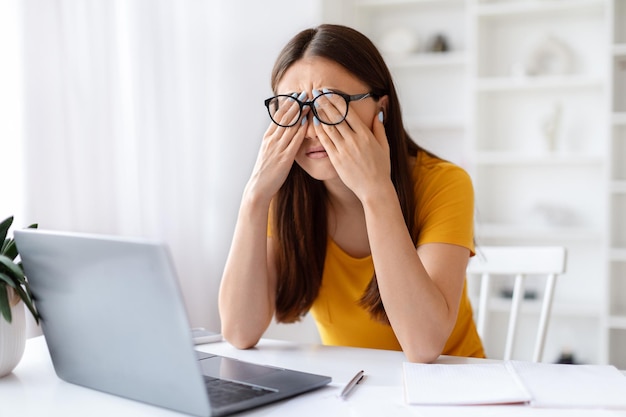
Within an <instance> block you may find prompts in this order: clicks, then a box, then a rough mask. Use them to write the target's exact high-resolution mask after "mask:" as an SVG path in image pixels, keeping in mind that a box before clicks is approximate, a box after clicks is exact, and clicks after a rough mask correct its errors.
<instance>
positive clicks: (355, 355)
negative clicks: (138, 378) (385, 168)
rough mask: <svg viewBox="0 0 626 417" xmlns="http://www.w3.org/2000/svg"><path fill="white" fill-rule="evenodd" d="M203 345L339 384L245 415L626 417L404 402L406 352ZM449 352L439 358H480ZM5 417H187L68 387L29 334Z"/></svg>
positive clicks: (8, 390) (6, 382) (6, 394)
mask: <svg viewBox="0 0 626 417" xmlns="http://www.w3.org/2000/svg"><path fill="white" fill-rule="evenodd" d="M197 348H198V350H202V351H205V352H210V353H216V354H220V355H224V356H230V357H234V358H238V359H242V360H247V361H249V362H255V363H261V364H268V365H274V366H280V367H285V368H292V369H297V370H301V371H305V372H313V373H319V374H325V375H329V376H331V377H332V378H333V382H332V383H331V384H330V385H329V386H327V387H325V388H322V389H319V390H317V391H314V392H310V393H307V394H303V395H300V396H298V397H296V398H292V399H289V400H286V401H282V402H279V403H275V404H272V405H268V406H265V407H261V408H258V409H255V410H251V411H249V412H244V413H240V414H238V415H239V416H288V415H297V416H325V417H326V416H377V417H378V416H427V417H428V416H433V417H440V416H481V417H482V416H485V415H494V416H503V415H506V416H507V417H509V416H512V417H515V416H546V417H547V416H550V417H552V416H561V415H563V416H565V415H567V416H568V417H572V416H574V417H577V416H594V417H595V416H599V417H603V416H622V417H626V411H611V410H554V409H537V408H531V407H527V406H519V405H511V406H485V407H479V406H472V407H416V406H408V405H406V404H405V403H404V398H403V390H402V362H403V361H405V360H406V359H405V357H404V354H402V353H401V352H393V351H383V350H373V349H357V348H346V347H332V346H319V345H301V344H296V343H290V342H284V341H272V340H263V341H261V343H259V345H258V346H257V347H256V348H254V349H250V350H245V351H242V350H237V349H235V348H233V347H232V346H230V345H229V344H228V343H224V342H220V343H211V344H206V345H201V346H198V347H197ZM480 361H484V360H481V359H466V358H455V357H445V356H442V357H441V358H440V359H439V360H438V362H440V363H468V362H480ZM361 369H363V370H364V371H365V374H366V379H365V381H364V382H363V383H362V384H360V385H359V387H358V389H356V390H355V391H354V392H353V394H352V395H351V396H350V397H349V399H348V400H345V401H344V400H341V399H339V398H337V394H338V393H339V391H340V390H341V388H342V386H343V384H345V383H346V382H347V381H348V380H349V379H350V378H351V377H352V376H353V375H354V374H355V373H356V372H357V371H359V370H361ZM0 415H2V416H12V417H26V416H44V415H45V416H51V417H55V416H59V417H60V416H63V417H65V416H68V417H71V416H81V417H82V416H86V415H88V416H107V417H109V416H133V417H135V416H137V417H142V416H151V417H152V416H156V417H174V416H183V414H179V413H175V412H172V411H168V410H165V409H160V408H156V407H153V406H149V405H145V404H141V403H138V402H135V401H131V400H126V399H123V398H119V397H115V396H112V395H109V394H104V393H100V392H97V391H94V390H90V389H87V388H83V387H79V386H75V385H72V384H68V383H66V382H64V381H62V380H60V379H59V378H57V376H56V374H55V373H54V369H53V367H52V362H51V361H50V356H49V354H48V350H47V347H46V344H45V339H44V338H43V337H37V338H34V339H30V340H28V341H27V343H26V351H25V353H24V357H23V359H22V361H21V362H20V364H19V365H18V366H17V367H16V368H15V370H14V371H13V373H12V374H10V375H8V376H7V377H4V378H0Z"/></svg>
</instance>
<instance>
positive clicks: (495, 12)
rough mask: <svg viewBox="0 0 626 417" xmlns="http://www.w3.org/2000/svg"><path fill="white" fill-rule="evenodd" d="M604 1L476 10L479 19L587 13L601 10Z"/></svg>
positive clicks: (570, 0)
mask: <svg viewBox="0 0 626 417" xmlns="http://www.w3.org/2000/svg"><path fill="white" fill-rule="evenodd" d="M604 4H605V2H604V0H561V1H555V0H551V1H549V0H541V1H539V0H534V1H530V0H529V1H513V2H508V3H490V4H489V3H483V4H479V5H478V6H477V8H476V15H477V16H478V17H515V16H519V15H532V14H543V13H554V12H558V13H559V14H561V13H565V12H587V11H589V10H590V9H592V10H593V9H597V10H601V8H602V7H603V6H604Z"/></svg>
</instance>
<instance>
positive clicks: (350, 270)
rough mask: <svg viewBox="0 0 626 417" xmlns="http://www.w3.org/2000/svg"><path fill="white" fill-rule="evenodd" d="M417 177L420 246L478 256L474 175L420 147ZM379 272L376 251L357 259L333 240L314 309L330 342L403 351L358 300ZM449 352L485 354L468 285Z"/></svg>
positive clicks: (446, 352) (386, 327) (325, 339)
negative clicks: (444, 246)
mask: <svg viewBox="0 0 626 417" xmlns="http://www.w3.org/2000/svg"><path fill="white" fill-rule="evenodd" d="M413 180H414V183H415V198H416V200H417V211H416V213H415V216H416V221H417V227H418V229H419V237H418V245H422V244H424V243H435V242H437V243H451V244H455V245H460V246H463V247H465V248H468V249H469V250H470V251H471V253H472V255H473V254H474V242H473V223H474V193H473V187H472V183H471V180H470V177H469V175H468V174H467V173H466V172H465V171H464V170H463V169H462V168H460V167H458V166H456V165H454V164H451V163H449V162H446V161H442V160H440V159H438V158H435V157H433V156H430V155H428V154H426V153H425V152H420V153H419V154H418V157H417V160H416V164H415V169H414V171H413ZM373 274H374V264H373V261H372V257H371V256H367V257H365V258H353V257H351V256H350V255H348V254H347V253H345V252H344V251H343V250H342V249H341V248H340V247H339V246H338V245H336V244H335V243H334V242H333V241H332V239H329V242H328V246H327V249H326V261H325V264H324V274H323V277H322V285H321V288H320V292H319V295H318V297H317V299H316V300H315V302H314V303H313V306H312V308H311V314H312V315H313V318H314V319H315V322H316V324H317V328H318V330H319V332H320V335H321V338H322V342H323V343H324V344H327V345H340V346H357V347H367V348H375V349H390V350H401V347H400V344H399V342H398V339H397V338H396V336H395V334H394V332H393V329H392V328H391V326H389V325H386V324H382V323H380V322H377V321H375V320H373V319H371V317H370V315H369V313H368V312H367V311H366V310H364V309H363V308H362V307H360V306H359V305H358V300H359V299H360V298H361V296H362V295H363V292H364V290H365V288H366V287H367V284H368V283H369V282H370V280H371V279H372V276H373ZM443 354H444V355H454V356H467V357H484V356H485V354H484V350H483V346H482V342H481V340H480V337H479V336H478V333H477V331H476V326H475V324H474V320H473V313H472V306H471V304H470V301H469V298H468V296H467V288H466V285H465V286H464V287H463V295H462V297H461V303H460V307H459V313H458V317H457V321H456V324H455V326H454V329H453V330H452V333H451V334H450V337H449V338H448V341H447V343H446V345H445V347H444V350H443Z"/></svg>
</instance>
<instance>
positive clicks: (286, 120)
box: [267, 92, 348, 127]
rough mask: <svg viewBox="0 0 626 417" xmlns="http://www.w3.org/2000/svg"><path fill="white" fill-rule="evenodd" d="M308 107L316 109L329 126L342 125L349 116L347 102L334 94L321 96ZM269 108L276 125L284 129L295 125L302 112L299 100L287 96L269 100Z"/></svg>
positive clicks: (317, 115) (319, 116) (320, 117)
mask: <svg viewBox="0 0 626 417" xmlns="http://www.w3.org/2000/svg"><path fill="white" fill-rule="evenodd" d="M306 105H308V106H311V108H312V109H314V113H315V115H316V117H317V118H318V120H319V121H320V122H322V123H325V124H328V125H336V124H339V123H341V122H342V121H343V119H345V117H346V115H347V114H348V102H347V100H346V99H345V98H344V97H343V96H341V95H339V94H335V93H333V92H327V93H323V94H320V95H319V96H317V97H316V98H315V99H313V101H311V102H309V103H306ZM267 108H268V110H269V113H270V117H271V118H272V120H273V121H274V123H276V124H278V125H280V126H284V127H289V126H293V125H295V124H296V123H297V122H298V120H299V119H300V115H301V112H302V110H301V108H300V103H299V102H298V100H297V99H296V98H295V97H293V96H287V95H280V96H276V97H273V98H272V99H270V100H269V102H268V104H267Z"/></svg>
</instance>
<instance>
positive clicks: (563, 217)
mask: <svg viewBox="0 0 626 417" xmlns="http://www.w3.org/2000/svg"><path fill="white" fill-rule="evenodd" d="M527 219H528V223H529V224H531V225H536V226H541V227H543V226H557V227H571V226H576V225H578V224H579V223H580V221H579V219H578V215H577V214H576V212H575V211H574V210H573V209H571V208H570V207H567V206H564V205H561V204H557V203H546V202H538V203H535V205H534V206H533V207H532V208H531V209H530V211H529V216H528V218H527Z"/></svg>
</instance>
